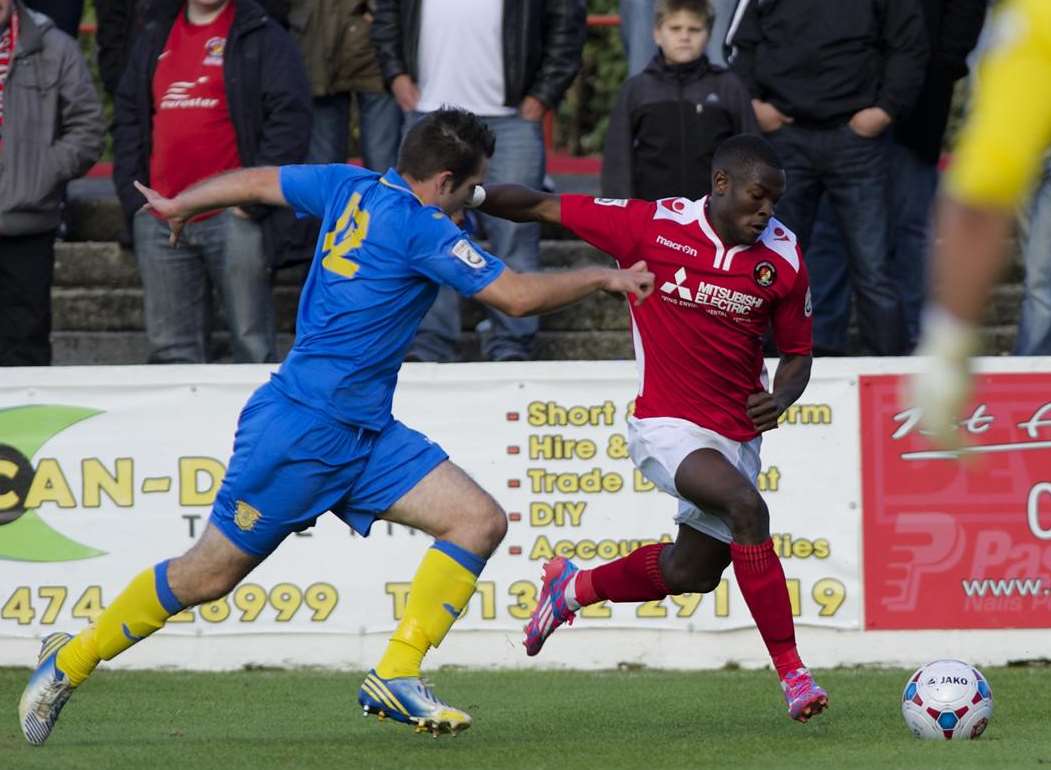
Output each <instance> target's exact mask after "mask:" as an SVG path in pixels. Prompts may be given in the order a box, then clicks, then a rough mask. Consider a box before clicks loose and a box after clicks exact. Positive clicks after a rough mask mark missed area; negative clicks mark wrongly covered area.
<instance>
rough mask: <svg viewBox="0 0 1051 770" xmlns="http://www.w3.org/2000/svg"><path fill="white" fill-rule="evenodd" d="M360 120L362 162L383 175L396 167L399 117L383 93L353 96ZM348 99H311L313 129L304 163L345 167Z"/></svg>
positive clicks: (395, 106) (391, 100)
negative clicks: (312, 103) (341, 165)
mask: <svg viewBox="0 0 1051 770" xmlns="http://www.w3.org/2000/svg"><path fill="white" fill-rule="evenodd" d="M356 97H357V100H358V114H359V116H360V128H361V131H360V139H361V155H362V161H363V162H364V164H365V167H366V168H369V169H372V170H373V171H379V172H381V173H382V172H384V171H386V170H387V169H388V168H390V167H391V166H395V165H397V163H398V145H399V144H400V142H401V123H402V114H401V110H400V109H399V108H398V103H397V102H396V101H394V97H392V96H391V95H390V94H388V93H387V92H386V91H382V92H379V93H369V92H365V91H360V92H358V93H357V94H356ZM350 99H351V95H350V94H349V93H346V94H333V95H331V96H317V97H315V98H314V128H313V130H312V132H311V134H310V151H309V152H308V153H307V162H308V163H345V162H346V160H347V156H348V154H349V152H350V150H349V145H350V127H349V122H350Z"/></svg>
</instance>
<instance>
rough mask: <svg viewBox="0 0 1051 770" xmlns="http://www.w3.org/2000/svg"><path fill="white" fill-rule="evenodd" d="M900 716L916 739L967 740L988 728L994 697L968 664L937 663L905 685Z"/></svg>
mask: <svg viewBox="0 0 1051 770" xmlns="http://www.w3.org/2000/svg"><path fill="white" fill-rule="evenodd" d="M901 715H902V717H904V718H905V724H906V725H907V726H908V728H909V730H911V731H912V734H913V735H915V736H916V737H917V738H928V739H930V740H939V739H941V740H947V741H949V740H970V739H972V738H977V737H978V736H980V735H981V734H982V733H983V732H985V728H986V727H987V726H988V725H989V719H990V717H992V715H993V693H992V690H990V689H989V683H988V682H987V681H986V679H985V677H984V676H982V672H981V671H979V670H978V669H977V668H975V667H974V666H972V665H970V664H969V663H964V662H963V661H962V660H936V661H934V662H932V663H928V664H927V665H925V666H921V667H920V668H918V669H917V670H916V672H915V673H914V674H913V675H912V676H911V677H909V681H908V682H906V683H905V691H904V692H903V693H902V696H901Z"/></svg>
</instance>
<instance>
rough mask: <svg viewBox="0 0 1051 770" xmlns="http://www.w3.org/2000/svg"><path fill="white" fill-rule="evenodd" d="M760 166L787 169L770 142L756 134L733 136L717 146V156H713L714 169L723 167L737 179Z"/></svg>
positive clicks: (780, 169)
mask: <svg viewBox="0 0 1051 770" xmlns="http://www.w3.org/2000/svg"><path fill="white" fill-rule="evenodd" d="M759 166H769V167H770V168H772V169H775V170H777V171H784V170H785V167H784V165H783V164H782V163H781V159H780V158H779V157H777V152H776V151H775V150H774V148H773V146H771V144H770V142H768V141H766V140H765V139H763V137H761V136H756V135H755V134H738V135H737V136H731V137H730V138H729V139H727V140H726V141H725V142H723V143H722V144H720V145H719V146H718V147H716V148H715V156H714V157H713V158H712V171H716V170H718V169H722V170H724V171H726V172H727V173H728V174H730V176H732V177H734V178H737V179H740V178H742V177H743V176H746V175H747V174H748V173H750V172H751V171H752V170H753V169H755V168H758V167H759Z"/></svg>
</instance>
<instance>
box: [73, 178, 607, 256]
mask: <svg viewBox="0 0 1051 770" xmlns="http://www.w3.org/2000/svg"><path fill="white" fill-rule="evenodd" d="M569 179H570V183H567V186H566V188H565V189H562V190H560V192H584V193H589V194H594V195H597V194H598V191H597V190H594V189H589V188H593V187H594V184H588V183H587V182H588V178H587V177H580V178H579V179H578V178H577V177H572V178H569ZM66 196H67V197H66V216H65V220H66V225H67V233H66V238H67V239H68V240H70V241H121V242H123V243H128V242H129V238H128V232H127V224H126V222H125V220H124V211H123V209H121V207H120V201H119V200H118V199H117V193H116V190H115V189H114V187H113V182H112V181H111V180H109V179H95V178H92V179H77V180H75V181H73V182H71V183H70V185H69V187H68V188H67V194H66ZM542 237H543V238H546V239H562V238H572V237H573V235H572V234H571V233H570V232H569V231H568V230H566V229H565V228H562V227H557V226H552V225H543V226H542Z"/></svg>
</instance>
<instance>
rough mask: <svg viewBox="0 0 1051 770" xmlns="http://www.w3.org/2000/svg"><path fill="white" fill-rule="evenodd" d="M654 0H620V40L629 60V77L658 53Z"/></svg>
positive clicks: (638, 71)
mask: <svg viewBox="0 0 1051 770" xmlns="http://www.w3.org/2000/svg"><path fill="white" fill-rule="evenodd" d="M653 5H654V0H620V41H621V42H622V43H623V44H624V55H625V56H626V57H627V60H628V77H629V78H630V77H631V76H632V75H638V74H639V73H640V72H642V71H643V70H644V69H646V65H647V64H649V63H650V59H652V58H653V55H654V54H655V53H657V44H656V43H655V42H654V40H653V19H654V16H653Z"/></svg>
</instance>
